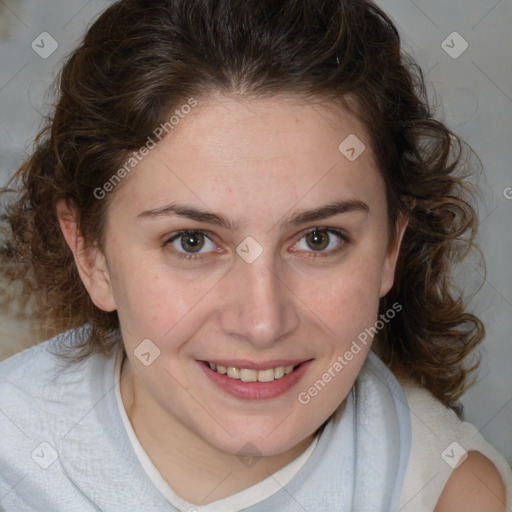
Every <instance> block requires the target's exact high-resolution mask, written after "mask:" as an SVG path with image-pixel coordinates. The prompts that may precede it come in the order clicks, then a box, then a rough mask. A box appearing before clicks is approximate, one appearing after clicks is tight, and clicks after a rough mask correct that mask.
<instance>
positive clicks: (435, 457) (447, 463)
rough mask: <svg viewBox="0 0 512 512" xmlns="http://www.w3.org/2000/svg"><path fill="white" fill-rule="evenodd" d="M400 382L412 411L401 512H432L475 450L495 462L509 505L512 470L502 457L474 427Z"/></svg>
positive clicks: (420, 390)
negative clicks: (471, 452)
mask: <svg viewBox="0 0 512 512" xmlns="http://www.w3.org/2000/svg"><path fill="white" fill-rule="evenodd" d="M399 381H400V384H401V386H402V389H403V390H404V392H405V396H406V397H407V404H408V406H409V409H410V411H411V434H412V442H411V453H410V456H409V465H408V466H407V471H406V473H405V481H404V486H403V489H402V496H401V499H400V512H427V511H430V512H431V511H432V510H433V509H434V507H435V505H436V503H437V501H438V500H439V497H440V495H441V492H442V491H443V489H444V486H445V485H446V482H447V481H448V479H449V478H450V476H451V473H452V471H453V469H454V468H455V467H457V463H459V464H460V463H464V457H465V454H466V453H467V452H470V451H478V452H480V453H482V454H483V455H485V456H486V457H487V458H488V459H490V460H491V461H492V462H493V463H494V465H495V466H496V468H497V469H498V471H499V473H500V475H501V478H502V479H503V483H504V485H505V491H506V501H507V503H506V504H507V505H508V507H510V506H512V470H511V468H510V465H509V464H508V463H507V461H506V460H505V459H504V458H503V456H502V455H501V454H500V453H498V451H497V450H496V449H495V448H494V447H493V446H492V445H490V444H489V443H488V442H487V441H486V440H485V439H484V438H483V437H482V435H481V434H480V433H479V432H478V430H477V429H476V428H475V426H474V425H472V424H471V423H468V422H464V421H461V420H460V419H459V418H458V417H457V415H456V414H455V412H454V411H452V410H451V409H449V408H447V407H445V406H444V405H443V404H441V403H440V402H439V400H437V399H436V398H435V397H434V396H433V395H432V394H431V393H430V392H429V391H427V390H426V389H423V388H420V387H419V386H418V385H416V384H413V383H411V382H406V381H403V380H399ZM504 505H505V504H504ZM507 510H510V509H507Z"/></svg>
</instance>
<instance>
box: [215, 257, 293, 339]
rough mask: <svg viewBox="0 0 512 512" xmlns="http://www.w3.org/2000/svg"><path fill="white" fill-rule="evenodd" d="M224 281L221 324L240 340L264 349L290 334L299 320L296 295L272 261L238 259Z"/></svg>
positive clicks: (226, 330) (228, 332)
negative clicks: (251, 261)
mask: <svg viewBox="0 0 512 512" xmlns="http://www.w3.org/2000/svg"><path fill="white" fill-rule="evenodd" d="M230 274H231V275H230V276H227V280H226V281H227V282H225V283H224V284H225V285H226V286H227V288H228V289H226V290H225V294H224V293H223V296H224V297H226V301H225V302H223V304H222V306H221V310H220V323H221V328H222V329H223V331H224V332H225V333H227V334H228V335H230V336H233V337H235V338H237V339H239V340H242V341H246V342H249V343H251V344H252V345H254V346H255V347H257V348H260V349H264V348H268V347H271V346H273V345H274V343H275V342H277V341H278V340H280V339H284V338H285V337H288V336H290V335H291V334H292V333H293V332H294V331H295V330H296V329H297V327H298V325H299V322H300V316H299V312H298V310H297V297H296V296H295V295H294V293H293V291H292V290H291V289H290V288H289V287H288V286H287V284H286V282H285V280H284V276H283V275H282V272H281V275H280V274H279V271H278V270H276V267H275V266H274V265H273V263H272V262H270V261H268V260H266V259H264V258H263V255H262V256H260V258H258V259H257V260H256V261H255V262H253V263H246V262H245V261H243V260H242V259H239V260H238V261H237V263H236V264H235V266H234V267H233V268H232V269H231V271H230Z"/></svg>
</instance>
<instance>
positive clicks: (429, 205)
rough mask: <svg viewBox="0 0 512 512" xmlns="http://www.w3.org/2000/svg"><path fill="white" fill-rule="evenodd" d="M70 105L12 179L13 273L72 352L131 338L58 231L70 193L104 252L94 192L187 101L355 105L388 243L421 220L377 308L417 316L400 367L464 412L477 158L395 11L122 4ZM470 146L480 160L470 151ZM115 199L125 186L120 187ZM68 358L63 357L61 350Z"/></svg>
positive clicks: (199, 2) (294, 2) (61, 88)
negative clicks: (381, 198) (94, 295)
mask: <svg viewBox="0 0 512 512" xmlns="http://www.w3.org/2000/svg"><path fill="white" fill-rule="evenodd" d="M56 88H57V91H58V97H57V101H56V103H55V105H54V106H53V107H54V108H53V110H52V112H51V114H50V115H49V116H48V118H47V119H46V121H45V125H44V127H43V129H42V130H41V132H40V133H39V135H38V136H37V138H36V141H35V149H34V152H33V153H32V156H30V157H29V158H28V159H27V160H26V161H25V162H24V163H23V164H22V166H21V167H20V168H19V169H18V171H17V173H16V174H15V176H14V177H13V183H15V185H13V186H14V188H15V189H17V190H18V192H19V197H18V198H17V200H16V202H13V203H12V204H11V205H10V207H9V209H8V215H7V217H8V229H7V230H6V245H7V247H8V254H9V259H10V261H11V264H10V266H9V272H10V273H11V275H12V276H13V277H17V278H19V279H21V280H23V282H24V283H25V284H26V286H27V290H29V291H30V292H31V293H34V294H37V295H38V297H39V299H40V301H39V303H40V309H39V318H41V319H44V320H45V321H46V322H47V325H48V326H50V327H51V328H52V329H53V330H54V331H55V332H62V331H65V330H68V329H71V328H76V327H78V326H84V325H86V326H88V328H87V329H85V330H84V329H82V330H78V332H79V333H80V336H79V339H78V340H77V342H76V343H75V345H74V346H73V353H72V356H71V357H72V358H74V360H79V359H82V358H84V357H87V355H89V354H91V353H92V352H94V351H98V352H104V353H107V352H109V351H110V350H111V349H112V347H114V346H115V345H117V344H118V343H119V342H120V339H121V336H120V325H119V320H118V316H117V314H116V312H105V311H102V310H100V309H99V308H97V307H96V306H94V304H93V303H92V301H91V299H90V298H89V295H88V294H87V292H86V289H85V287H84V286H83V284H82V282H81V280H80V278H79V275H78V272H77V269H76V266H75V263H74V260H73V256H72V253H71V251H70V250H69V248H68V247H67V245H66V243H65V240H64V237H63V235H62V233H61V230H60V227H59V223H58V219H57V215H56V204H57V202H58V201H59V200H61V199H63V198H64V199H66V200H67V201H68V202H69V204H72V205H73V207H74V208H75V209H76V212H77V215H78V226H79V229H80V231H81V233H82V234H83V235H84V237H85V239H86V241H87V243H90V244H97V245H98V246H99V247H100V248H101V247H102V246H103V243H104V240H103V236H104V220H105V215H106V212H107V208H108V205H109V198H110V196H109V197H107V198H106V199H105V200H101V199H99V198H98V197H96V196H97V194H95V193H94V191H95V190H97V189H98V187H101V186H102V185H103V184H104V183H106V182H107V181H108V180H109V179H111V177H112V176H113V173H114V171H115V170H116V169H118V168H119V167H120V166H121V165H122V164H123V162H125V160H126V158H128V157H129V155H130V152H132V151H134V150H137V149H138V148H140V147H141V146H143V145H144V144H145V142H146V140H147V137H148V135H150V134H151V133H152V132H153V130H154V129H155V127H156V126H159V125H160V124H162V123H163V122H164V121H165V120H166V119H167V118H168V116H169V112H171V111H172V110H173V109H175V108H176V106H179V105H181V104H183V102H184V100H185V99H186V98H190V97H201V96H204V95H206V94H208V93H209V92H214V91H221V92H223V93H227V94H237V95H242V96H246V97H265V96H266V97H271V96H274V95H278V94H287V95H295V96H298V97H301V98H305V99H306V100H308V101H313V100H321V101H322V102H324V103H325V104H327V105H341V106H343V107H344V108H347V109H349V110H350V111H351V112H352V113H353V114H354V115H355V116H356V117H357V118H358V119H359V120H360V121H361V122H362V123H363V124H364V126H365V128H366V129H367V133H368V134H369V137H370V143H371V147H372V150H373V152H374V155H375V160H376V162H377V164H378V166H379V172H380V173H381V174H382V177H383V179H384V182H385V190H386V200H387V207H388V208H387V210H388V217H389V226H390V236H391V237H393V233H394V230H393V229H392V228H393V226H395V225H396V221H397V219H398V216H399V215H400V214H405V215H407V216H408V217H409V219H410V220H409V225H408V227H407V229H406V232H405V235H404V238H403V241H402V247H401V251H400V254H399V259H398V263H397V269H396V277H395V283H394V285H393V288H392V289H391V291H390V292H389V293H388V294H387V295H386V296H385V297H383V298H382V299H381V303H380V311H381V312H384V311H386V309H387V308H388V305H389V304H392V303H394V302H399V303H400V304H401V305H402V306H403V309H404V312H403V313H402V314H400V315H398V316H397V317H396V318H395V319H394V320H393V322H392V323H391V324H389V325H386V326H385V327H384V329H383V331H382V332H380V333H379V353H380V356H381V357H382V359H383V360H384V361H385V362H386V363H387V364H388V365H389V367H390V368H391V369H392V370H393V371H395V372H397V373H400V372H402V373H404V374H405V375H407V376H409V377H410V378H412V379H413V380H415V381H416V382H417V383H419V384H420V385H422V386H424V387H425V388H427V389H429V390H430V391H431V392H432V393H433V394H434V395H435V396H436V397H437V398H438V399H439V400H441V401H442V402H443V403H444V404H446V405H449V406H454V405H455V403H456V401H457V399H458V398H459V397H460V395H461V394H462V392H463V391H464V390H465V389H466V387H467V385H468V376H469V374H470V373H471V372H472V371H473V370H474V369H475V368H476V367H477V363H473V364H468V355H469V354H471V353H472V351H473V349H474V348H475V347H476V346H477V345H478V344H479V343H480V341H481V340H482V339H483V337H484V327H483V324H482V322H481V321H480V320H479V319H478V318H477V317H476V316H474V315H473V314H471V313H469V312H468V311H467V305H466V300H465V298H464V297H463V294H462V293H461V292H460V291H459V290H457V289H456V287H455V286H454V284H453V282H452V270H453V266H454V265H456V264H458V263H459V262H461V261H462V260H463V259H464V258H465V256H466V255H467V252H468V251H469V249H471V248H477V246H476V245H475V243H474V237H475V233H476V228H477V217H476V212H475V210H474V208H473V207H472V200H473V199H474V195H473V189H472V186H471V184H470V182H469V181H468V177H469V170H470V168H471V166H470V165H468V164H467V163H468V161H467V160H466V159H465V158H464V155H465V153H466V149H469V148H468V147H467V145H466V144H464V143H463V142H462V141H461V140H460V139H459V138H458V137H457V136H455V135H454V134H453V133H452V132H451V131H450V130H449V129H448V128H447V127H446V126H445V125H444V124H443V123H442V122H440V121H437V120H435V119H433V115H432V107H431V106H430V105H429V101H428V97H427V94H426V88H425V82H424V77H423V74H422V72H421V69H420V68H419V67H418V65H417V64H415V62H414V61H413V59H412V58H411V57H410V56H409V55H407V54H406V53H405V52H404V51H403V50H402V48H401V42H400V37H399V34H398V32H397V29H396V27H395V26H394V25H393V23H392V21H391V20H390V18H389V17H388V16H387V15H386V14H385V13H383V12H382V11H381V10H380V9H379V8H378V7H377V6H376V5H374V4H373V3H372V2H370V1H366V0H324V1H322V2H319V1H317V0H194V1H192V0H154V1H152V2H147V1H144V0H120V1H118V2H116V3H114V4H113V5H112V6H110V7H109V8H108V9H107V10H106V11H105V12H104V13H103V14H101V15H100V16H99V18H98V19H97V20H96V21H95V22H94V23H93V24H92V26H91V27H90V28H89V30H88V31H87V33H86V35H85V37H84V39H83V41H82V43H81V44H80V46H79V47H78V48H77V49H76V50H75V51H74V52H73V53H72V54H71V55H70V57H69V58H68V60H67V62H66V63H65V65H64V66H63V68H62V70H61V73H60V76H59V77H58V79H57V81H56ZM469 152H470V151H469ZM114 193H115V192H114ZM63 357H66V356H64V355H63Z"/></svg>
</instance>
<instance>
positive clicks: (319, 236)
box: [306, 229, 330, 251]
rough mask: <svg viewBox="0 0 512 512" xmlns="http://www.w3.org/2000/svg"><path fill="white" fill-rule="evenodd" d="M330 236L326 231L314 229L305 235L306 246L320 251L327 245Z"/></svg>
mask: <svg viewBox="0 0 512 512" xmlns="http://www.w3.org/2000/svg"><path fill="white" fill-rule="evenodd" d="M329 241H330V237H329V235H328V233H327V231H322V230H319V229H315V230H314V231H310V232H309V233H307V235H306V243H307V244H308V247H310V248H311V249H313V250H314V251H322V250H324V249H325V248H326V247H327V246H328V245H329Z"/></svg>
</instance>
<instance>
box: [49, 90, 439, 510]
mask: <svg viewBox="0 0 512 512" xmlns="http://www.w3.org/2000/svg"><path fill="white" fill-rule="evenodd" d="M349 134H356V135H357V136H358V138H359V139H361V140H362V141H363V142H365V144H366V151H364V152H363V153H362V154H361V155H360V156H359V157H358V158H357V159H356V160H355V161H353V162H350V161H349V160H348V159H347V158H345V156H343V155H342V154H341V153H340V152H339V151H338V145H339V144H340V143H341V142H342V141H343V140H344V139H345V138H346V137H347V136H348V135H349ZM341 199H357V200H359V201H362V202H364V203H366V205H367V206H368V211H350V212H346V213H343V214H338V215H336V216H331V217H327V218H324V219H322V220H317V221H312V222H303V223H301V224H299V225H296V226H287V225H286V224H285V223H284V221H285V220H286V219H287V218H289V217H290V216H291V215H294V214H296V213H298V212H301V211H303V210H310V209H314V208H318V207H321V206H324V205H326V204H328V203H330V202H332V201H338V200H341ZM108 200H109V201H110V205H109V209H108V216H107V222H106V233H105V235H106V236H105V240H106V242H105V247H104V250H100V249H99V248H97V247H89V248H87V247H86V245H85V244H84V241H83V239H82V237H81V235H80V233H79V231H78V229H77V226H76V222H75V220H74V214H73V210H72V209H71V208H69V206H68V205H66V203H65V202H60V203H59V205H58V215H59V218H60V222H61V227H62V230H63V233H64V235H65V237H66V240H67V242H68V244H69V246H70V247H71V248H72V250H73V252H74V255H75V259H76V262H77V266H78V268H79V272H80V275H81V278H82V280H83V282H84V284H85V286H86V288H87V290H88V292H89V294H90V296H91V298H92V300H93V302H94V303H95V304H96V305H97V306H98V307H100V308H101V309H103V310H105V311H114V310H117V312H118V315H119V319H120V323H121V328H122V334H123V341H124V344H125V347H126V351H127V355H128V360H127V361H125V363H124V364H123V368H122V380H121V395H122V399H123V404H124V407H125V409H126V412H127V415H128V417H129V419H130V422H131V424H132V426H133V429H134V431H135V433H136V435H137V437H138V438H139V440H140V442H141V444H142V446H143V448H144V449H145V451H146V452H147V453H148V455H149V457H150V458H151V460H152V461H153V463H154V465H155V466H156V467H157V469H158V470H159V471H160V473H161V474H162V476H163V477H164V478H165V479H166V481H167V482H168V483H169V484H170V485H171V487H172V488H173V490H174V491H175V492H176V493H177V494H178V495H180V496H181V497H183V498H184V499H186V500H188V501H190V502H192V503H194V504H206V503H210V502H212V501H215V500H217V499H220V498H222V497H225V496H228V495H231V494H234V493H235V492H238V491H240V490H242V489H245V488H247V487H249V486H251V485H253V484H255V483H256V482H258V481H260V480H262V479H264V478H266V477H267V476H268V475H269V474H271V473H273V472H275V471H277V470H278V469H280V468H282V467H284V466H285V465H286V464H288V463H289V462H290V461H292V460H293V459H295V458H296V457H297V456H298V455H300V453H302V452H303V451H304V450H305V449H306V448H307V447H308V446H309V444H310V443H311V441H312V439H313V434H314V432H315V430H316V429H317V428H318V427H319V426H320V425H321V424H322V423H323V422H324V421H325V420H326V419H327V418H329V416H330V415H331V414H332V413H333V412H334V411H335V410H336V408H337V407H338V406H339V405H340V404H341V403H342V402H343V401H344V399H345V398H346V396H347V394H348V392H349V390H350V388H351V387H352V385H353V383H354V381H355V379H356V377H357V375H358V373H359V371H360V369H361V366H362V364H363V363H364V359H365V355H366V354H367V351H368V350H369V344H368V345H367V346H366V347H364V346H363V347H362V348H363V350H361V352H360V353H359V354H358V355H357V356H355V357H354V359H353V360H352V361H350V363H349V364H348V365H347V366H346V367H345V368H344V369H343V371H342V372H340V373H339V374H338V375H337V376H336V377H335V378H333V379H332V381H331V382H330V383H329V384H328V385H327V386H326V387H325V389H323V390H322V391H321V397H316V398H315V399H313V400H311V401H310V403H308V404H307V405H303V404H302V403H300V402H299V401H298V399H297V396H298V394H299V393H300V392H303V391H306V390H307V389H308V387H310V386H311V385H312V384H313V383H314V382H315V381H316V380H317V379H319V378H320V377H321V375H322V374H323V373H324V372H325V371H326V370H327V369H328V368H329V367H331V366H332V365H333V363H334V362H335V361H336V358H337V356H339V355H342V354H344V353H345V351H346V350H347V349H348V348H349V346H350V344H351V342H352V340H354V339H355V338H356V337H357V335H358V334H359V333H360V332H362V331H364V329H365V328H367V327H369V326H373V325H374V323H375V321H376V319H377V312H378V303H379V299H380V298H381V297H383V296H384V295H385V294H386V293H387V292H388V291H389V290H390V288H391V287H392V285H393V279H394V271H395V264H396V259H397V256H398V251H399V246H400V242H401V239H402V235H403V233H404V230H405V228H406V225H407V219H404V218H400V219H399V221H398V223H397V225H396V234H397V236H396V238H395V239H394V240H393V243H391V240H390V239H389V238H388V229H387V208H386V200H385V192H384V183H383V180H382V178H381V176H380V175H379V172H378V171H377V166H376V164H375V161H374V159H373V155H372V152H371V149H370V147H369V142H368V137H367V134H366V132H365V130H364V129H363V127H362V126H361V125H360V123H359V122H358V121H357V120H356V119H355V118H353V117H352V116H351V115H349V114H348V113H347V112H343V111H341V112H338V113H337V114H334V113H333V112H332V110H329V109H327V108H326V107H323V106H321V105H315V106H311V105H305V104H301V103H299V102H298V101H296V100H295V99H293V98H290V97H274V98H272V99H265V100H263V99H257V100H256V99H254V100H240V99H237V98H234V97H224V96H220V95H212V96H210V97H208V98H203V99H201V101H199V104H198V106H197V107H195V108H194V109H193V111H192V112H191V113H190V114H189V115H188V116H187V117H186V119H184V120H182V121H181V122H180V124H179V125H177V126H176V127H175V128H174V129H173V131H172V133H171V135H170V136H168V137H166V138H165V139H164V140H163V141H162V142H160V143H159V144H158V146H157V147H156V148H155V149H153V150H152V151H150V153H149V154H148V155H147V156H146V157H145V158H144V160H142V161H141V162H140V163H139V165H138V166H137V168H136V169H135V170H134V171H132V173H131V174H130V176H129V177H127V178H125V180H124V181H123V183H122V185H121V186H119V187H118V188H117V189H116V190H115V191H114V192H113V193H111V195H110V196H109V198H108ZM171 203H179V204H182V205H187V206H189V207H193V208H199V209H203V210H206V211H208V212H214V213H217V214H221V215H224V216H225V217H228V218H229V219H230V220H231V221H232V223H233V224H236V226H232V227H230V228H226V227H220V226H217V225H213V224H211V223H208V222H205V221H197V220H190V219H187V218H185V217H182V216H176V215H158V216H144V215H143V216H142V217H141V213H142V212H147V211H152V210H155V209H159V208H162V207H165V206H166V205H169V204H171ZM311 228H324V229H325V228H330V229H338V230H342V231H343V232H344V233H346V234H347V235H348V237H349V240H348V241H343V240H342V239H340V238H339V237H338V236H336V235H335V234H328V233H326V232H325V231H321V233H322V234H323V235H324V238H323V240H324V241H325V240H327V242H328V245H327V247H326V248H323V249H322V251H323V252H322V253H321V254H320V253H319V251H318V250H315V249H314V248H311V246H310V245H308V243H307V238H306V236H305V234H306V233H305V231H306V230H310V229H311ZM183 229H192V230H203V231H204V232H206V235H208V237H209V238H205V239H203V241H204V245H203V246H202V248H201V253H200V254H197V253H192V254H193V255H195V256H199V257H201V256H202V257H203V259H196V260H186V259H183V258H179V257H178V254H179V253H182V254H183V253H185V254H186V249H184V248H183V246H182V245H181V243H180V242H182V241H183V238H181V239H180V238H179V237H178V238H177V239H176V240H175V241H173V242H169V239H170V238H172V237H173V236H174V235H176V233H177V232H179V231H180V230H183ZM248 236H251V237H253V238H254V239H255V240H256V241H257V243H258V244H259V246H260V247H261V248H262V250H263V252H262V254H261V255H260V256H259V257H258V258H257V259H256V260H255V261H254V262H253V263H247V262H246V261H244V260H243V259H242V258H241V257H240V256H239V255H238V254H237V252H236V248H237V246H238V245H239V244H240V243H241V242H242V241H243V240H244V239H245V238H246V237H248ZM196 241H197V239H196ZM336 248H339V249H340V250H339V251H338V252H334V251H335V249H336ZM322 254H323V255H322ZM144 339H150V340H151V341H152V343H153V344H154V345H156V346H157V347H158V348H159V350H160V355H159V357H157V358H156V359H155V360H154V361H153V362H152V363H151V364H150V365H149V366H145V365H143V364H142V363H141V361H139V359H138V358H137V357H135V354H134V350H135V349H136V348H137V347H138V346H139V344H140V343H141V341H142V340H144ZM219 358H228V359H236V358H240V359H248V360H251V361H257V362H260V361H268V360H271V359H281V358H287V359H295V358H298V359H301V360H312V362H311V364H310V365H309V367H308V369H307V371H306V373H305V374H304V376H303V377H302V379H301V381H300V382H299V383H298V384H297V385H296V386H294V387H293V388H292V389H291V390H289V391H288V392H286V393H285V394H283V395H281V396H279V397H276V398H273V399H267V400H251V401H249V400H242V399H239V398H234V397H232V396H230V395H228V394H226V393H225V392H224V391H221V390H219V389H218V388H217V387H216V386H215V385H213V384H212V383H211V381H210V380H209V379H208V378H207V377H206V376H205V375H204V372H203V371H202V370H201V368H200V366H199V364H200V363H198V361H208V360H213V359H219ZM247 443H251V445H250V446H251V447H252V448H251V447H249V448H248V447H247V446H246V445H247ZM243 447H245V448H243ZM242 448H243V450H242ZM241 450H242V452H241ZM240 453H243V454H244V455H255V456H260V455H261V456H262V458H261V459H259V460H258V462H257V463H256V464H255V465H254V466H252V467H250V468H248V467H246V466H245V465H244V464H242V462H241V460H240V458H239V457H238V454H240ZM440 510H441V509H440Z"/></svg>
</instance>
